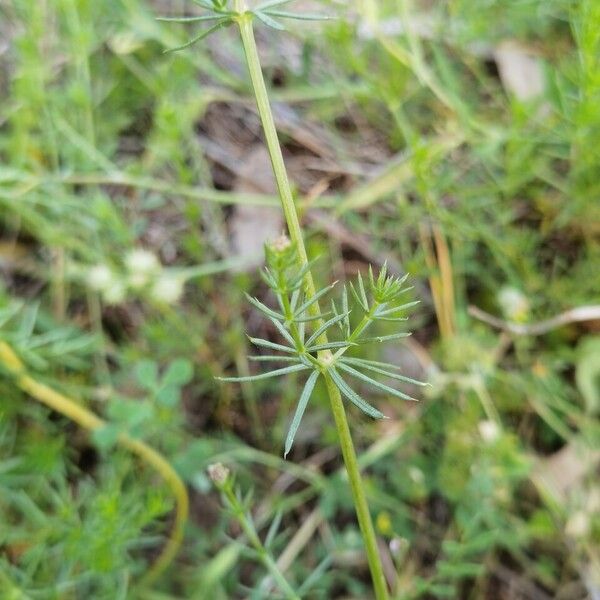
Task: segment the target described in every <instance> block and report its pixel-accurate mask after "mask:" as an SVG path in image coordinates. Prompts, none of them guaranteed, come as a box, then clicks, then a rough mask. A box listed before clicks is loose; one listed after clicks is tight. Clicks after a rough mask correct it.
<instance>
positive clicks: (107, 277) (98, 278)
mask: <svg viewBox="0 0 600 600" xmlns="http://www.w3.org/2000/svg"><path fill="white" fill-rule="evenodd" d="M114 280H115V277H114V275H113V272H112V271H111V270H110V268H109V267H107V266H106V265H96V266H94V267H92V268H91V269H90V270H89V271H88V272H87V275H86V281H87V284H88V285H89V286H90V288H92V289H93V290H96V291H97V292H101V291H103V290H106V289H108V288H109V287H110V286H111V285H112V284H113V282H114Z"/></svg>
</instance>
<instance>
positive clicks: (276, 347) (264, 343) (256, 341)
mask: <svg viewBox="0 0 600 600" xmlns="http://www.w3.org/2000/svg"><path fill="white" fill-rule="evenodd" d="M248 339H249V340H250V341H251V342H252V343H253V344H254V345H255V346H262V347H263V348H271V350H281V352H287V353H288V354H295V353H296V348H290V347H289V346H283V345H282V344H275V343H273V342H269V340H263V339H262V338H253V337H248Z"/></svg>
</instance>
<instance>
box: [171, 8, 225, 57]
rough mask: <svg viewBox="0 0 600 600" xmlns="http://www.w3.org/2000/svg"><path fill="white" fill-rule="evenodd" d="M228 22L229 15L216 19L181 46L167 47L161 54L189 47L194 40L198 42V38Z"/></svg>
mask: <svg viewBox="0 0 600 600" xmlns="http://www.w3.org/2000/svg"><path fill="white" fill-rule="evenodd" d="M229 23H231V19H230V18H229V17H226V18H224V19H221V20H220V21H217V23H215V24H214V25H213V26H212V27H210V28H209V29H206V30H205V31H203V32H202V33H201V34H199V35H197V36H196V37H193V38H192V39H191V40H189V41H188V42H186V43H185V44H182V45H181V46H176V47H175V48H169V49H167V50H165V51H164V52H163V54H167V53H169V52H178V51H179V50H184V49H185V48H189V47H190V46H193V45H194V44H195V43H196V42H199V41H200V40H202V39H204V38H205V37H207V36H209V35H210V34H211V33H214V32H215V31H217V29H221V27H224V26H225V25H227V24H229Z"/></svg>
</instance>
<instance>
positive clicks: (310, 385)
mask: <svg viewBox="0 0 600 600" xmlns="http://www.w3.org/2000/svg"><path fill="white" fill-rule="evenodd" d="M319 375H320V373H319V371H313V372H312V373H311V374H310V376H309V378H308V379H307V380H306V384H305V385H304V389H303V390H302V394H301V395H300V400H298V406H297V407H296V412H295V413H294V418H293V419H292V423H291V425H290V428H289V430H288V434H287V437H286V439H285V450H284V452H283V458H286V457H287V455H288V453H289V451H290V450H291V449H292V444H293V443H294V437H295V435H296V431H298V427H299V426H300V421H301V420H302V417H303V415H304V411H305V410H306V406H307V404H308V401H309V400H310V395H311V394H312V391H313V389H314V387H315V383H317V379H318V378H319Z"/></svg>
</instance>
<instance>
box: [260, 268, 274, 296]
mask: <svg viewBox="0 0 600 600" xmlns="http://www.w3.org/2000/svg"><path fill="white" fill-rule="evenodd" d="M260 276H261V278H262V280H263V281H264V282H265V283H266V284H267V285H268V286H269V287H270V288H271V289H272V290H276V289H277V282H276V281H275V278H274V277H273V275H271V271H269V269H267V268H266V267H265V269H264V271H260Z"/></svg>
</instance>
